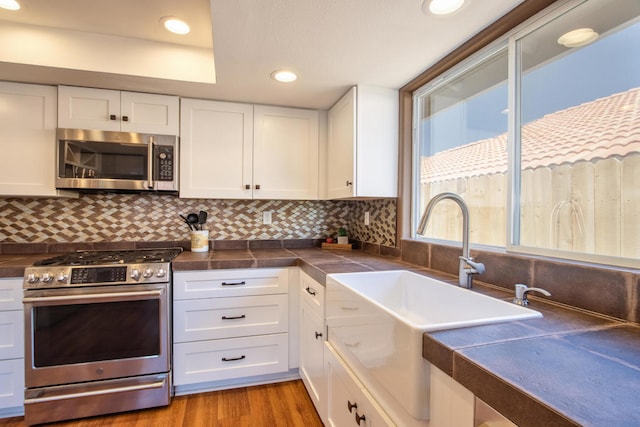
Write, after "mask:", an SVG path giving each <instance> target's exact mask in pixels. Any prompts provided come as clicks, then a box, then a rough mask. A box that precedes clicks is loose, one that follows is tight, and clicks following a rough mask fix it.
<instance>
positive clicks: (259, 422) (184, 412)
mask: <svg viewBox="0 0 640 427" xmlns="http://www.w3.org/2000/svg"><path fill="white" fill-rule="evenodd" d="M47 425H48V426H50V427H107V426H109V427H181V426H184V427H275V426H282V427H289V426H304V427H315V426H317V427H322V422H321V421H320V417H319V416H318V414H317V413H316V411H315V408H314V406H313V403H311V399H310V398H309V395H308V394H307V391H306V389H305V388H304V385H303V384H302V381H300V380H297V381H288V382H283V383H276V384H267V385H260V386H254V387H244V388H237V389H232V390H223V391H214V392H210V393H201V394H192V395H189V396H178V397H174V398H173V400H172V402H171V405H169V406H168V407H163V408H154V409H145V410H141V411H133V412H126V413H121V414H115V415H107V416H102V417H94V418H85V419H81V420H74V421H66V422H59V423H52V424H47ZM0 426H1V427H24V426H26V424H25V423H24V421H23V417H17V418H6V419H0Z"/></svg>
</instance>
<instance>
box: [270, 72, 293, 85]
mask: <svg viewBox="0 0 640 427" xmlns="http://www.w3.org/2000/svg"><path fill="white" fill-rule="evenodd" d="M271 78H272V79H273V80H277V81H279V82H281V83H291V82H293V81H296V79H297V78H298V76H297V75H296V73H294V72H293V71H291V70H277V71H274V72H273V73H271Z"/></svg>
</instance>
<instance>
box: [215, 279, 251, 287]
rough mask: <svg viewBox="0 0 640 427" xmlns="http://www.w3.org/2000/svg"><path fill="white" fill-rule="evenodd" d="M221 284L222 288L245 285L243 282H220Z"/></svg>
mask: <svg viewBox="0 0 640 427" xmlns="http://www.w3.org/2000/svg"><path fill="white" fill-rule="evenodd" d="M221 284H222V286H239V285H246V284H247V282H245V281H244V280H243V281H242V282H222V283H221Z"/></svg>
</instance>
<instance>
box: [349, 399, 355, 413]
mask: <svg viewBox="0 0 640 427" xmlns="http://www.w3.org/2000/svg"><path fill="white" fill-rule="evenodd" d="M347 408H348V409H349V413H351V412H352V411H353V410H354V409H358V404H357V403H351V401H350V400H347Z"/></svg>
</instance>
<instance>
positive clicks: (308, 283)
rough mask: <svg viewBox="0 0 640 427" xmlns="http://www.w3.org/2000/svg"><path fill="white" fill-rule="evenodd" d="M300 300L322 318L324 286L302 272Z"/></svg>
mask: <svg viewBox="0 0 640 427" xmlns="http://www.w3.org/2000/svg"><path fill="white" fill-rule="evenodd" d="M300 299H301V301H302V302H303V303H306V304H308V306H309V307H311V309H312V310H313V311H314V313H316V314H317V315H318V316H320V317H322V318H324V286H322V285H321V284H320V283H318V282H316V281H315V280H313V279H312V278H311V277H310V276H308V275H307V274H305V273H304V272H301V273H300Z"/></svg>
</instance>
